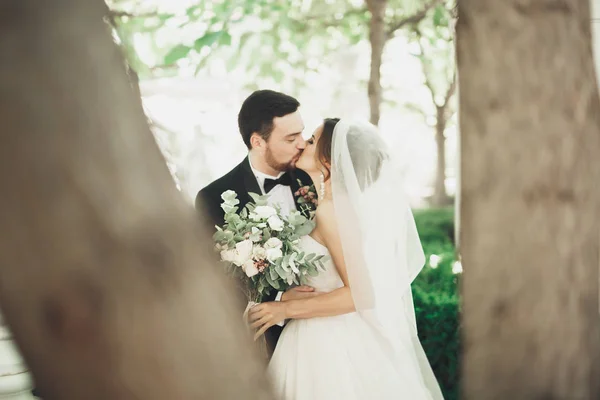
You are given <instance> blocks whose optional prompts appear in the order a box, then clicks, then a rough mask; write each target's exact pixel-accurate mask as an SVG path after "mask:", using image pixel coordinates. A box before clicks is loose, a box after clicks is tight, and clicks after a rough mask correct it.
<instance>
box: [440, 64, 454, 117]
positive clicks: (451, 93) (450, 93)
mask: <svg viewBox="0 0 600 400" xmlns="http://www.w3.org/2000/svg"><path fill="white" fill-rule="evenodd" d="M455 91H456V69H455V70H454V73H453V74H452V82H450V86H448V90H447V91H446V96H444V104H443V106H442V107H444V108H446V107H447V106H448V103H449V102H450V100H451V99H452V96H454V92H455Z"/></svg>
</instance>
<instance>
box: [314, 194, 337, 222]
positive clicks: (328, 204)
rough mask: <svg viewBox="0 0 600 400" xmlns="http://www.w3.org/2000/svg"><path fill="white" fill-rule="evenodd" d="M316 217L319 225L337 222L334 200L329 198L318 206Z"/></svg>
mask: <svg viewBox="0 0 600 400" xmlns="http://www.w3.org/2000/svg"><path fill="white" fill-rule="evenodd" d="M315 219H316V222H317V224H318V225H331V224H333V223H335V210H334V209H333V201H331V200H329V199H327V200H325V201H323V202H321V203H319V206H318V207H317V211H316V213H315Z"/></svg>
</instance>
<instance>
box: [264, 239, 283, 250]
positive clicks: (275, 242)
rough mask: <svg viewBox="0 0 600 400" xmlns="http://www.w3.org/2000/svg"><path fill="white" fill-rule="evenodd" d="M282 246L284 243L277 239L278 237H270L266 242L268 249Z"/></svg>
mask: <svg viewBox="0 0 600 400" xmlns="http://www.w3.org/2000/svg"><path fill="white" fill-rule="evenodd" d="M281 246H283V243H281V240H279V239H277V238H276V237H272V238H270V239H269V240H267V242H266V243H265V247H266V248H267V249H280V248H281Z"/></svg>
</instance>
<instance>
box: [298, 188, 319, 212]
mask: <svg viewBox="0 0 600 400" xmlns="http://www.w3.org/2000/svg"><path fill="white" fill-rule="evenodd" d="M297 181H298V186H300V188H299V189H298V190H296V193H294V196H295V197H296V202H297V203H298V204H300V211H301V212H302V213H303V214H305V216H306V217H307V218H311V219H312V218H313V217H314V216H315V210H316V209H317V204H318V202H319V201H318V197H317V190H316V189H315V185H310V186H309V185H304V184H302V181H300V179H297Z"/></svg>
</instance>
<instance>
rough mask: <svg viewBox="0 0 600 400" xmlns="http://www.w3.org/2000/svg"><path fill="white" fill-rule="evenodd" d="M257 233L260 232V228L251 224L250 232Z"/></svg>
mask: <svg viewBox="0 0 600 400" xmlns="http://www.w3.org/2000/svg"><path fill="white" fill-rule="evenodd" d="M257 233H260V229H258V228H257V227H255V226H253V227H252V234H253V235H256V234H257Z"/></svg>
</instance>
